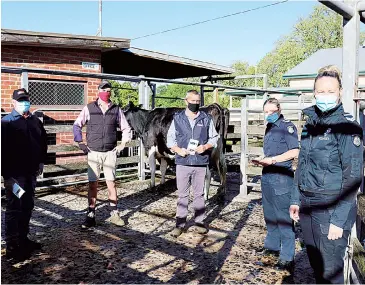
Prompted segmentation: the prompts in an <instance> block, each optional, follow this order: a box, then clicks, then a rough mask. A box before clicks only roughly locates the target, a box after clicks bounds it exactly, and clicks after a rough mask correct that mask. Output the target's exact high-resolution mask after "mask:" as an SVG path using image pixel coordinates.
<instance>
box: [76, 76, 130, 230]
mask: <svg viewBox="0 0 365 285" xmlns="http://www.w3.org/2000/svg"><path fill="white" fill-rule="evenodd" d="M110 95H111V85H110V83H109V82H107V81H106V82H102V83H101V84H100V85H99V98H98V99H97V100H96V101H94V102H91V103H89V104H88V105H87V106H85V107H84V109H83V110H82V112H81V113H80V115H79V117H78V118H77V119H76V121H75V123H74V126H73V132H74V140H75V142H78V143H79V147H80V149H81V150H83V151H84V153H85V154H87V155H88V157H87V158H88V179H89V209H88V212H87V215H86V220H85V222H84V223H83V224H82V228H84V229H87V228H90V227H94V226H95V225H96V221H95V206H96V197H97V193H98V179H99V176H100V172H101V168H103V171H104V176H105V179H106V184H107V186H108V191H109V202H110V203H109V210H110V218H109V219H108V222H110V223H113V224H115V225H117V226H123V225H124V221H123V220H122V219H121V218H120V216H119V212H118V209H117V190H116V188H115V182H114V180H115V170H116V164H117V155H118V154H119V153H120V152H121V151H122V150H123V148H124V147H125V144H126V143H127V142H128V141H130V140H131V128H130V126H129V125H128V123H127V120H126V119H125V117H124V113H123V111H122V110H121V109H120V108H119V107H118V106H117V105H115V104H113V103H112V102H111V101H110ZM84 125H87V129H86V141H87V145H85V144H84V143H83V142H82V127H83V126H84ZM118 127H119V128H120V130H121V131H122V133H123V134H122V143H121V144H120V145H118V146H117V128H118Z"/></svg>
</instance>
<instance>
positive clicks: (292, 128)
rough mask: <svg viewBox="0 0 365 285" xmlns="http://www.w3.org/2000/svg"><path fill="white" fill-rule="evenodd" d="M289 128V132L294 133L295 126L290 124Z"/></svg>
mask: <svg viewBox="0 0 365 285" xmlns="http://www.w3.org/2000/svg"><path fill="white" fill-rule="evenodd" d="M287 129H288V132H289V134H292V133H294V127H293V126H288V127H287Z"/></svg>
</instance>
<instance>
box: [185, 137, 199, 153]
mask: <svg viewBox="0 0 365 285" xmlns="http://www.w3.org/2000/svg"><path fill="white" fill-rule="evenodd" d="M198 145H199V141H198V140H193V139H190V141H189V144H188V148H187V150H188V151H189V152H190V154H191V155H194V154H195V151H196V149H197V148H198Z"/></svg>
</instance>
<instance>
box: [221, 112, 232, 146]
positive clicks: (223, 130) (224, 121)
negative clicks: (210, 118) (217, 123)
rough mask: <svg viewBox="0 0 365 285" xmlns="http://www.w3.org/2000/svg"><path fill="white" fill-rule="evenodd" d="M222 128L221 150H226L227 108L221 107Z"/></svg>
mask: <svg viewBox="0 0 365 285" xmlns="http://www.w3.org/2000/svg"><path fill="white" fill-rule="evenodd" d="M222 113H223V114H222V116H221V118H222V128H221V129H222V130H221V133H222V134H221V137H222V142H223V152H224V153H225V152H226V146H227V135H228V127H229V115H230V114H229V110H228V109H227V108H223V110H222Z"/></svg>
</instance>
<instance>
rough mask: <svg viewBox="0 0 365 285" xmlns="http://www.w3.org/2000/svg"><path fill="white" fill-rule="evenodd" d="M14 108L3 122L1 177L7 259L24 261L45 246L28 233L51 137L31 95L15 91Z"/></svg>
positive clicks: (18, 90) (23, 90) (22, 91)
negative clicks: (34, 110)
mask: <svg viewBox="0 0 365 285" xmlns="http://www.w3.org/2000/svg"><path fill="white" fill-rule="evenodd" d="M12 105H13V107H14V108H13V110H12V111H11V113H10V114H8V115H6V116H5V117H4V118H2V119H1V175H2V176H3V177H4V186H5V188H6V201H7V203H6V211H5V239H6V257H7V258H8V259H13V260H16V261H23V260H25V259H27V258H29V257H30V254H31V253H32V252H33V251H34V250H37V249H41V246H42V245H41V244H40V243H38V242H36V241H33V240H31V239H29V238H28V233H29V222H30V218H31V216H32V211H33V208H34V191H35V186H36V182H37V181H36V179H37V175H40V174H41V173H42V172H43V167H44V162H45V160H46V157H47V134H46V131H45V129H44V127H43V124H42V122H41V121H40V120H39V119H38V118H37V117H36V116H34V115H32V113H31V112H29V108H30V99H29V94H28V92H27V91H26V90H25V89H24V88H21V89H17V90H14V93H13V100H12ZM16 185H18V186H20V187H21V188H22V189H23V190H24V191H25V192H24V193H23V194H22V196H19V195H18V196H16V195H15V194H14V193H13V189H14V188H13V187H14V186H15V187H17V186H16ZM15 189H16V188H15ZM18 189H19V188H18Z"/></svg>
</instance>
